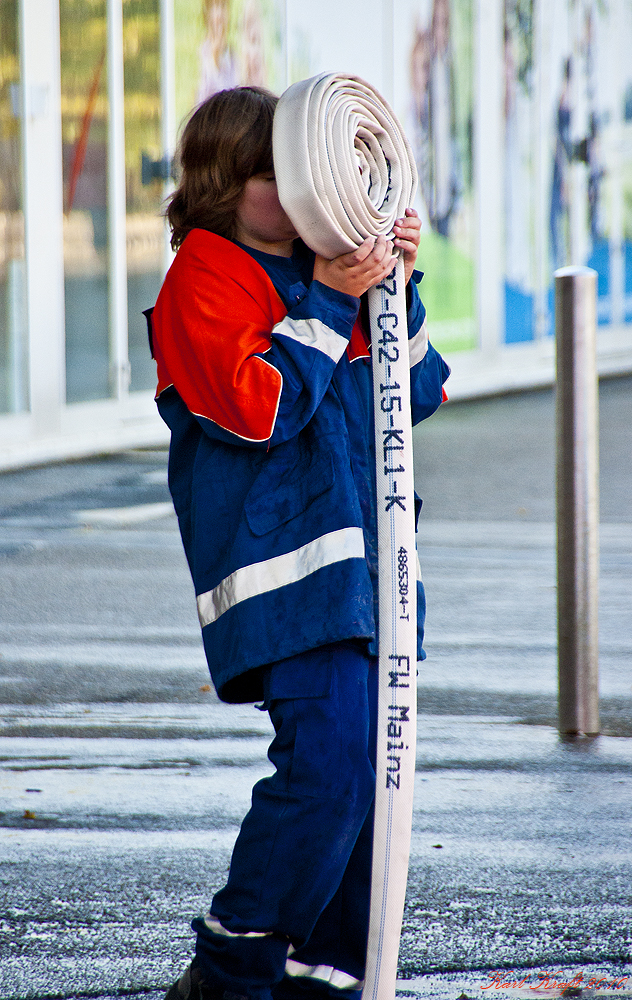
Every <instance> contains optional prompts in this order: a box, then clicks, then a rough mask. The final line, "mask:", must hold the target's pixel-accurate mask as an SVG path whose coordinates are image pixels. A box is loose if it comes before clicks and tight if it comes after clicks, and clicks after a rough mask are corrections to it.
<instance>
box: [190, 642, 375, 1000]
mask: <svg viewBox="0 0 632 1000" xmlns="http://www.w3.org/2000/svg"><path fill="white" fill-rule="evenodd" d="M264 692H265V707H266V708H267V709H268V711H269V713H270V718H271V720H272V723H273V725H274V729H275V734H276V735H275V737H274V740H273V741H272V743H271V745H270V749H269V751H268V756H269V758H270V760H271V761H272V763H273V764H274V766H275V768H276V772H275V773H274V774H273V775H272V776H271V777H269V778H264V779H263V780H261V781H259V782H257V784H256V785H255V787H254V789H253V793H252V806H251V808H250V811H249V812H248V814H247V815H246V818H245V819H244V821H243V824H242V827H241V830H240V833H239V836H238V838H237V841H236V844H235V848H234V851H233V856H232V859H231V865H230V873H229V876H228V882H227V884H226V886H225V887H224V888H223V889H222V890H221V891H220V892H218V893H217V895H216V896H215V897H214V899H213V902H212V905H211V907H210V911H209V913H208V914H207V916H206V917H205V918H199V919H197V920H194V922H193V925H192V926H193V929H194V930H195V931H196V932H197V945H196V961H197V964H198V965H199V966H200V968H201V971H202V974H203V976H204V979H205V980H206V981H207V982H209V983H212V984H213V985H221V986H224V987H225V988H226V989H228V990H230V991H232V992H235V993H239V994H246V995H248V996H249V997H252V998H253V1000H271V995H272V994H273V996H274V1000H294V998H296V997H303V996H305V997H307V996H309V997H316V995H319V996H321V997H327V996H333V997H339V998H344V997H350V996H357V991H358V990H359V989H361V987H362V979H363V976H364V963H365V955H366V940H367V932H368V914H369V896H370V873H371V849H372V832H373V798H374V793H375V750H374V747H375V717H376V711H377V661H376V660H375V659H373V658H371V657H369V656H368V654H367V653H366V652H365V649H364V647H363V645H361V644H360V643H354V642H347V643H336V644H334V645H331V646H326V647H322V648H320V649H315V650H311V651H310V652H308V653H305V654H302V655H300V656H295V657H292V658H290V659H289V660H283V661H281V662H279V663H276V664H273V665H272V666H269V667H266V668H264Z"/></svg>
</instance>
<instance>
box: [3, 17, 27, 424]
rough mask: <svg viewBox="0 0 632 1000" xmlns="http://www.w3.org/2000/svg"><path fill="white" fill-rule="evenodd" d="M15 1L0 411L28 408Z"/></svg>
mask: <svg viewBox="0 0 632 1000" xmlns="http://www.w3.org/2000/svg"><path fill="white" fill-rule="evenodd" d="M21 119H22V92H21V81H20V58H19V37H18V2H17V0H0V413H18V412H20V411H22V410H26V409H28V325H27V314H26V285H25V268H24V215H23V212H22V148H21Z"/></svg>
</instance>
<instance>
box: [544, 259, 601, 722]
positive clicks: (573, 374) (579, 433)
mask: <svg viewBox="0 0 632 1000" xmlns="http://www.w3.org/2000/svg"><path fill="white" fill-rule="evenodd" d="M596 281H597V273H596V271H593V270H592V269H591V268H589V267H563V268H561V269H560V270H558V271H556V272H555V334H556V347H557V381H556V386H557V388H556V424H557V635H558V689H559V702H558V712H559V731H560V733H561V734H585V735H594V734H596V733H598V732H599V648H598V624H597V622H598V614H597V609H598V582H599V483H598V468H599V459H598V385H597V363H596V298H597V296H596V292H597V286H596Z"/></svg>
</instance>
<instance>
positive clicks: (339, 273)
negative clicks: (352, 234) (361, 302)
mask: <svg viewBox="0 0 632 1000" xmlns="http://www.w3.org/2000/svg"><path fill="white" fill-rule="evenodd" d="M396 260H397V258H396V257H394V256H393V243H392V242H391V240H388V241H387V240H386V238H385V237H384V236H378V238H377V239H374V237H372V236H368V237H367V238H366V240H365V241H364V243H361V244H360V246H359V247H357V249H356V250H352V251H351V252H350V253H345V254H342V256H340V257H334V259H333V260H327V258H326V257H320V256H319V255H318V254H317V255H316V260H315V262H314V278H315V280H316V281H320V282H322V283H323V285H328V286H329V287H330V288H335V289H336V290H337V291H339V292H346V293H347V295H355V296H356V297H357V298H359V297H360V296H361V295H362V294H363V293H364V292H366V291H367V290H368V289H369V288H372V286H373V285H379V283H380V281H383V280H384V278H386V277H387V276H388V275H389V274H390V273H391V271H392V270H393V268H394V267H395V261H396Z"/></svg>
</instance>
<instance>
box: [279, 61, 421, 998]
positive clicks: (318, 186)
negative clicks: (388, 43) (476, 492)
mask: <svg viewBox="0 0 632 1000" xmlns="http://www.w3.org/2000/svg"><path fill="white" fill-rule="evenodd" d="M273 151H274V167H275V172H276V178H277V187H278V192H279V200H280V201H281V204H282V206H283V208H284V209H285V211H286V212H287V214H288V216H289V217H290V219H291V221H292V223H293V225H294V227H295V229H296V231H297V232H298V233H299V235H300V236H301V237H302V239H303V240H304V242H305V243H307V245H308V246H309V247H311V248H312V250H314V251H315V252H316V253H319V254H321V255H322V256H324V257H327V258H329V259H331V258H333V257H337V256H339V255H340V254H344V253H348V252H349V251H351V250H354V249H355V248H356V247H357V246H359V245H360V243H362V242H363V240H365V239H366V237H367V236H379V235H384V236H386V237H387V238H388V237H391V236H392V234H393V225H394V223H395V220H396V219H398V218H401V217H403V215H404V210H405V209H406V208H407V207H409V206H410V205H412V201H413V198H414V194H415V190H416V186H417V172H416V169H415V165H414V161H413V157H412V152H411V149H410V145H409V143H408V141H407V139H406V137H405V136H404V133H403V131H402V129H401V126H400V124H399V122H398V121H397V119H396V117H395V115H394V114H393V111H392V110H391V108H390V107H389V106H388V104H386V102H385V101H384V100H383V99H382V98H381V97H380V95H379V94H378V93H377V92H376V91H375V90H374V89H373V87H371V86H370V85H369V84H368V83H365V82H364V81H363V80H360V79H359V78H358V77H352V76H344V75H341V74H336V73H323V74H321V75H320V76H316V77H313V78H312V79H310V80H303V81H301V82H300V83H296V84H294V85H293V86H291V87H290V88H289V89H288V90H286V91H285V93H284V94H283V95H282V97H281V99H280V101H279V104H278V106H277V109H276V112H275V117H274V129H273ZM369 315H370V321H371V355H372V366H373V387H374V409H375V450H376V476H377V530H378V559H379V668H378V673H379V697H378V737H377V772H376V794H375V828H374V834H373V864H372V874H371V907H370V918H369V937H368V945H367V962H366V973H365V980H364V989H363V993H362V1000H393V997H394V996H395V982H396V978H397V959H398V954H399V941H400V933H401V925H402V917H403V911H404V900H405V895H406V879H407V875H408V859H409V853H410V834H411V825H412V804H413V784H414V776H415V744H416V715H417V704H416V702H417V697H416V696H417V686H416V661H417V650H416V641H417V623H416V571H415V568H416V551H415V521H414V488H413V451H412V427H411V415H410V376H409V360H408V325H407V319H406V290H405V277H404V265H403V261H402V260H401V259H400V260H398V262H397V265H396V267H395V268H394V270H393V272H392V273H391V274H390V275H389V277H388V278H387V279H385V280H384V281H382V283H381V284H380V285H378V286H377V287H375V288H372V289H370V291H369Z"/></svg>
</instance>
